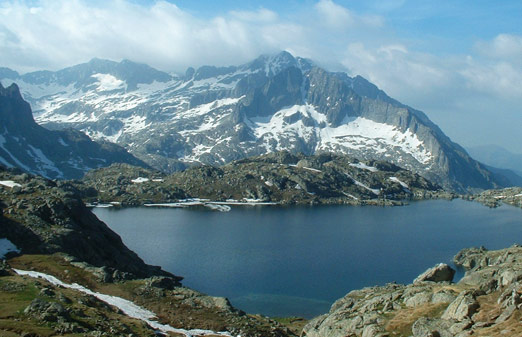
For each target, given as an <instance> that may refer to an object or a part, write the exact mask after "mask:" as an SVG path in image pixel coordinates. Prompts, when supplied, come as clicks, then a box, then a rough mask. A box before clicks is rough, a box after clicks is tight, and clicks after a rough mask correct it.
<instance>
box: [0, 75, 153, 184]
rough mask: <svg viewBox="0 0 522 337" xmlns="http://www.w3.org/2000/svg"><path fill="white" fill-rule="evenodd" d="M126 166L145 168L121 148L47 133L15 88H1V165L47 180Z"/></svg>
mask: <svg viewBox="0 0 522 337" xmlns="http://www.w3.org/2000/svg"><path fill="white" fill-rule="evenodd" d="M118 162H125V163H128V164H132V165H138V166H143V167H146V166H147V165H146V164H145V163H143V162H142V161H141V160H139V159H137V158H135V157H134V156H132V155H131V154H129V153H128V152H127V151H126V150H125V149H124V148H122V147H120V146H118V145H116V144H113V143H110V142H107V141H102V142H94V141H92V140H91V139H90V138H89V137H88V136H86V135H85V134H84V133H82V132H80V131H77V130H74V129H70V128H69V129H64V130H60V131H50V130H48V129H46V128H44V127H42V126H40V125H38V124H37V123H36V122H35V121H34V119H33V114H32V111H31V107H30V106H29V104H28V103H27V102H26V101H24V99H23V98H22V96H21V94H20V91H19V89H18V86H17V85H16V84H12V85H10V86H9V87H8V88H4V87H3V86H2V85H1V84H0V164H1V165H4V166H6V167H18V168H21V169H22V170H24V171H26V172H30V173H35V174H39V175H41V176H44V177H47V178H60V179H63V178H69V179H70V178H81V177H82V176H83V175H84V173H85V172H86V171H89V170H91V169H94V168H99V167H103V166H109V165H110V164H112V163H118Z"/></svg>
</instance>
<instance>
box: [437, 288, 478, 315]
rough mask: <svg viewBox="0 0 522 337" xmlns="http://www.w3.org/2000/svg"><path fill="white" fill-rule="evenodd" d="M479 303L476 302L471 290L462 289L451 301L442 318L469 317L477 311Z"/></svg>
mask: <svg viewBox="0 0 522 337" xmlns="http://www.w3.org/2000/svg"><path fill="white" fill-rule="evenodd" d="M478 308H479V303H478V302H477V300H476V298H475V296H474V295H473V292H471V291H463V292H462V293H460V294H459V296H458V297H457V298H456V299H455V300H454V301H453V302H451V304H450V305H449V306H448V308H447V309H446V311H445V312H444V314H442V319H446V320H455V321H462V320H464V319H466V318H471V316H473V314H475V313H476V312H477V310H478Z"/></svg>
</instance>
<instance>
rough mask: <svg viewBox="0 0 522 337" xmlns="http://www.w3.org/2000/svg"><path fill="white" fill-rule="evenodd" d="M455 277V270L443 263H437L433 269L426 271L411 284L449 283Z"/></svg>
mask: <svg viewBox="0 0 522 337" xmlns="http://www.w3.org/2000/svg"><path fill="white" fill-rule="evenodd" d="M453 276H455V270H454V269H453V268H451V267H450V266H448V265H447V264H445V263H439V264H438V265H436V266H435V267H433V268H430V269H428V270H426V271H425V272H424V273H422V274H420V275H419V276H418V277H417V278H416V279H415V280H414V281H413V283H419V282H424V281H432V282H451V281H453Z"/></svg>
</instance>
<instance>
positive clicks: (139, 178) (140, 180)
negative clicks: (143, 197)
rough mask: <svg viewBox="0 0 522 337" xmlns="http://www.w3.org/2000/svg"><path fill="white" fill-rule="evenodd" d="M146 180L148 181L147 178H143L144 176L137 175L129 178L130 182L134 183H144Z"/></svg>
mask: <svg viewBox="0 0 522 337" xmlns="http://www.w3.org/2000/svg"><path fill="white" fill-rule="evenodd" d="M147 181H149V178H144V177H138V178H136V179H132V180H131V182H133V183H135V184H141V183H146V182H147Z"/></svg>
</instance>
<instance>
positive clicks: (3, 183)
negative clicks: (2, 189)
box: [0, 180, 22, 188]
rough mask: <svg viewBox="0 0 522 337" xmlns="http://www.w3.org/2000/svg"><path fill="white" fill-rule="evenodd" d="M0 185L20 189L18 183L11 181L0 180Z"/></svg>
mask: <svg viewBox="0 0 522 337" xmlns="http://www.w3.org/2000/svg"><path fill="white" fill-rule="evenodd" d="M0 185H3V186H7V187H10V188H13V187H22V185H20V184H19V183H15V182H14V181H12V180H0Z"/></svg>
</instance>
